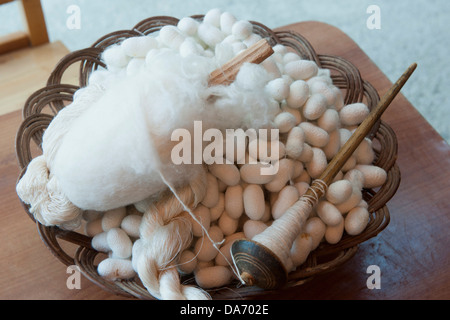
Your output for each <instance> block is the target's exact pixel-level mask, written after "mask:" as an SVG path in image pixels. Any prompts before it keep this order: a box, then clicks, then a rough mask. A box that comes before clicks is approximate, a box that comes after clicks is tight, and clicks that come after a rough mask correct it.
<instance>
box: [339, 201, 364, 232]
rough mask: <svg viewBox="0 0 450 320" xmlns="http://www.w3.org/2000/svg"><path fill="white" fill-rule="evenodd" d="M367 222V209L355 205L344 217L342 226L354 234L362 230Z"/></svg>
mask: <svg viewBox="0 0 450 320" xmlns="http://www.w3.org/2000/svg"><path fill="white" fill-rule="evenodd" d="M368 223H369V211H367V209H366V208H363V207H355V208H353V209H352V210H350V211H349V212H348V214H347V216H346V217H345V221H344V228H345V231H346V232H347V233H348V234H349V235H351V236H356V235H358V234H360V233H361V232H363V231H364V229H365V228H366V227H367V224H368Z"/></svg>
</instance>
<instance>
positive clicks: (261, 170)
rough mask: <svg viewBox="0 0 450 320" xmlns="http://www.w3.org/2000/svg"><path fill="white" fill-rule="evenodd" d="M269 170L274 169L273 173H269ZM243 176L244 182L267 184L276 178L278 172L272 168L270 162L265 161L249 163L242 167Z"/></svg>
mask: <svg viewBox="0 0 450 320" xmlns="http://www.w3.org/2000/svg"><path fill="white" fill-rule="evenodd" d="M267 171H273V173H272V174H267V173H268V172H267ZM240 173H241V178H242V180H243V181H244V182H247V183H250V184H267V183H269V182H271V181H272V180H274V179H275V176H276V172H275V170H273V169H271V167H270V165H269V164H265V163H261V162H258V163H255V164H252V163H247V164H244V165H243V166H242V167H241V169H240Z"/></svg>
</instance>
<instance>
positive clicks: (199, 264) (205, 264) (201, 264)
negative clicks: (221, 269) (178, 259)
mask: <svg viewBox="0 0 450 320" xmlns="http://www.w3.org/2000/svg"><path fill="white" fill-rule="evenodd" d="M210 267H214V261H213V260H210V261H199V260H197V266H196V267H195V270H194V275H196V274H197V272H199V271H200V270H202V269H205V268H210Z"/></svg>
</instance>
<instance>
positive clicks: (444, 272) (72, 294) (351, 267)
mask: <svg viewBox="0 0 450 320" xmlns="http://www.w3.org/2000/svg"><path fill="white" fill-rule="evenodd" d="M280 29H286V30H293V31H297V32H299V33H300V34H302V35H303V36H304V37H305V38H306V39H308V40H309V41H310V43H311V44H312V46H313V47H314V48H315V50H316V52H318V53H319V54H331V55H337V56H341V57H343V58H345V59H347V60H349V61H350V62H352V63H353V64H354V65H355V66H356V67H357V68H358V69H359V70H360V72H361V75H362V77H363V79H365V80H367V81H368V82H370V83H371V84H372V85H373V86H374V87H375V88H376V89H377V90H378V92H379V94H380V96H381V95H383V94H384V93H385V92H386V91H387V90H388V88H389V87H390V86H391V82H390V81H389V80H388V79H387V77H386V76H385V75H384V74H383V73H382V71H380V70H379V69H378V67H377V66H376V65H375V64H374V63H373V62H372V61H371V60H370V58H369V57H367V55H366V54H365V53H364V52H363V51H362V50H361V49H360V48H359V47H358V46H357V44H355V43H354V42H353V41H352V40H351V39H350V38H349V37H348V36H346V35H345V34H344V33H343V32H341V31H340V30H338V29H337V28H334V27H332V26H329V25H327V24H323V23H319V22H302V23H298V24H294V25H289V26H285V27H283V28H280ZM412 62H414V61H405V66H404V68H405V69H406V68H407V67H408V66H409V64H410V63H412ZM399 76H400V75H399ZM414 77H420V65H419V66H418V69H417V70H416V72H415V74H414V75H413V76H412V78H411V80H410V81H414ZM42 86H44V83H42ZM26 98H27V96H24V98H23V101H25V99H26ZM382 119H383V120H384V121H385V122H387V123H388V124H389V125H390V126H391V127H392V128H393V129H394V131H395V133H396V135H397V138H398V144H399V149H398V161H397V163H398V165H399V167H400V170H401V174H402V181H401V185H400V187H399V189H398V191H397V193H396V194H395V196H394V197H393V198H392V200H390V201H389V203H388V208H389V211H390V214H391V221H390V224H389V225H388V226H387V228H386V229H385V230H383V232H381V234H379V235H378V236H377V237H375V238H373V239H371V240H369V241H367V242H365V243H363V244H361V245H360V248H359V250H358V252H357V253H356V255H355V257H353V258H352V259H351V260H350V261H349V262H347V263H346V264H344V265H343V266H342V267H340V268H339V269H336V270H334V271H332V272H330V273H327V274H324V275H321V276H318V277H316V278H315V279H313V280H312V281H310V282H308V283H306V284H304V285H302V286H299V287H296V288H291V289H287V290H281V291H279V292H278V293H277V294H276V295H268V296H264V297H262V298H264V299H313V300H316V299H358V300H362V299H449V298H450V268H449V265H450V250H449V249H448V245H449V244H450V241H449V240H450V237H449V232H448V230H449V228H450V201H449V198H450V147H449V145H448V144H447V143H446V142H445V141H444V140H443V139H442V138H441V137H440V136H439V134H438V133H437V132H436V131H435V130H434V129H433V128H432V127H431V126H430V125H429V124H428V123H427V122H426V120H425V119H424V118H423V117H422V116H421V115H420V114H419V113H418V112H417V110H416V109H415V108H414V107H413V106H412V105H411V104H410V103H409V102H408V101H407V100H406V99H405V98H404V97H403V96H402V95H399V96H398V97H397V98H396V99H395V100H394V102H393V103H392V105H391V106H390V107H389V109H388V110H387V111H386V113H385V114H384V115H383V117H382ZM20 122H21V114H20V111H13V112H10V113H7V114H5V115H2V116H0V203H1V207H0V299H124V298H123V297H121V296H116V295H114V294H111V293H109V292H106V291H103V290H102V289H100V288H99V287H97V286H96V285H95V284H93V283H91V282H90V281H89V280H87V279H85V278H82V281H81V289H72V290H70V289H68V287H67V285H66V282H67V280H68V277H69V276H70V275H71V274H70V273H67V268H66V266H65V265H63V264H62V263H60V262H59V261H58V260H57V259H56V258H55V257H53V256H52V254H51V253H50V252H49V250H47V248H46V247H45V245H44V244H43V243H42V242H41V240H40V238H39V235H38V233H37V230H36V226H35V225H34V224H33V223H32V222H31V220H30V219H29V218H28V216H27V215H26V213H25V211H24V210H23V208H22V206H21V204H20V202H19V200H18V198H17V195H16V193H15V183H16V180H17V176H18V173H19V172H18V166H17V161H16V158H15V152H14V138H15V134H16V131H17V128H18V127H19V124H20ZM371 265H376V266H378V267H379V268H380V271H381V278H380V279H381V288H380V289H372V290H371V289H369V288H368V287H367V283H366V282H367V279H368V278H369V276H370V275H371V274H369V273H367V268H368V267H369V266H371Z"/></svg>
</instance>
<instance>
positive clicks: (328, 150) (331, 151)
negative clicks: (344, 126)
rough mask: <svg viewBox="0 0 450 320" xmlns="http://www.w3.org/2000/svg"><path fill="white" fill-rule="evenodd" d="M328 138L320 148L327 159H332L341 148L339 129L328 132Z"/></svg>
mask: <svg viewBox="0 0 450 320" xmlns="http://www.w3.org/2000/svg"><path fill="white" fill-rule="evenodd" d="M328 136H329V139H328V143H327V144H326V145H325V147H323V148H322V150H323V152H325V155H326V156H327V160H331V159H333V157H334V156H335V155H336V154H337V153H338V152H339V149H340V148H341V136H340V133H339V130H334V131H332V132H330V133H329V134H328Z"/></svg>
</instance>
